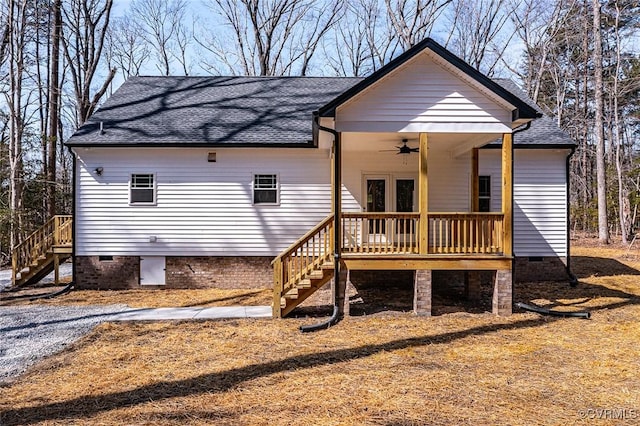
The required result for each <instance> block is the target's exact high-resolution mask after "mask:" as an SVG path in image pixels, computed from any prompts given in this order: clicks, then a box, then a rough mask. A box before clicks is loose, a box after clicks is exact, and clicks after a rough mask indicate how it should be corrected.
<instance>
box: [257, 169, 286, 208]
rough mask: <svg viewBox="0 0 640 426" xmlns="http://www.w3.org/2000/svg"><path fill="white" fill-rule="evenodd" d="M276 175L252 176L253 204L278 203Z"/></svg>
mask: <svg viewBox="0 0 640 426" xmlns="http://www.w3.org/2000/svg"><path fill="white" fill-rule="evenodd" d="M279 199H280V197H278V176H277V175H254V176H253V204H278V202H279Z"/></svg>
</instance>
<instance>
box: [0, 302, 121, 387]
mask: <svg viewBox="0 0 640 426" xmlns="http://www.w3.org/2000/svg"><path fill="white" fill-rule="evenodd" d="M126 310H129V308H128V307H127V306H125V305H107V306H69V307H58V306H56V307H53V306H6V307H0V383H2V382H3V381H6V380H7V379H11V378H13V377H15V376H18V375H20V374H21V373H23V372H24V371H25V370H26V369H27V368H28V367H30V366H31V365H33V364H35V363H36V362H38V361H40V360H41V359H42V358H44V357H46V356H49V355H51V354H54V353H56V352H58V351H60V350H62V349H64V348H65V347H67V346H69V345H70V344H71V343H73V342H74V341H75V340H77V339H79V338H80V337H82V336H83V335H85V334H87V333H88V332H90V331H91V329H92V328H93V327H95V326H96V325H98V324H100V323H101V322H104V321H108V320H109V319H110V318H111V317H112V314H114V313H117V312H122V311H126Z"/></svg>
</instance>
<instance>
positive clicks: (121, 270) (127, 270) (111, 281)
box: [74, 256, 140, 290]
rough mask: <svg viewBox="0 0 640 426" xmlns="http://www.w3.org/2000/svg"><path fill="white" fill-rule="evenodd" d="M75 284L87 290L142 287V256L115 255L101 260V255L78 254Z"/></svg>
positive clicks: (75, 262)
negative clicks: (110, 258)
mask: <svg viewBox="0 0 640 426" xmlns="http://www.w3.org/2000/svg"><path fill="white" fill-rule="evenodd" d="M74 268H75V271H76V282H75V286H76V288H78V289H86V290H126V289H133V288H140V258H139V257H138V256H113V260H105V261H101V260H100V258H99V256H76V257H75V260H74Z"/></svg>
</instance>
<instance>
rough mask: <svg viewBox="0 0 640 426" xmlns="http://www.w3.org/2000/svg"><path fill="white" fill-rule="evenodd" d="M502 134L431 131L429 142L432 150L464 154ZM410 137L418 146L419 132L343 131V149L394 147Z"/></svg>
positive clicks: (385, 148) (411, 141)
mask: <svg viewBox="0 0 640 426" xmlns="http://www.w3.org/2000/svg"><path fill="white" fill-rule="evenodd" d="M501 136H502V135H501V134H493V133H429V135H428V143H429V150H430V151H431V152H435V151H442V152H450V153H451V154H452V155H453V156H454V157H456V156H459V155H462V154H464V153H466V152H468V151H470V150H471V149H472V148H475V147H481V146H483V145H485V144H487V143H489V142H492V141H494V140H496V139H499V138H500V137H501ZM403 139H408V140H409V141H408V146H409V147H411V148H415V147H417V146H418V139H419V134H418V133H363V132H344V133H342V149H343V150H344V151H360V152H364V151H369V152H371V151H373V152H379V151H382V150H390V149H394V148H395V147H397V146H400V145H402V140H403Z"/></svg>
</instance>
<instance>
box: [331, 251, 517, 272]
mask: <svg viewBox="0 0 640 426" xmlns="http://www.w3.org/2000/svg"><path fill="white" fill-rule="evenodd" d="M512 260H513V258H512V257H510V256H503V255H491V254H392V253H389V254H385V253H342V262H343V263H344V264H345V266H346V267H347V269H352V270H362V269H366V270H393V269H397V270H403V269H432V270H433V269H435V270H471V271H473V270H498V269H511V263H512Z"/></svg>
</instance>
